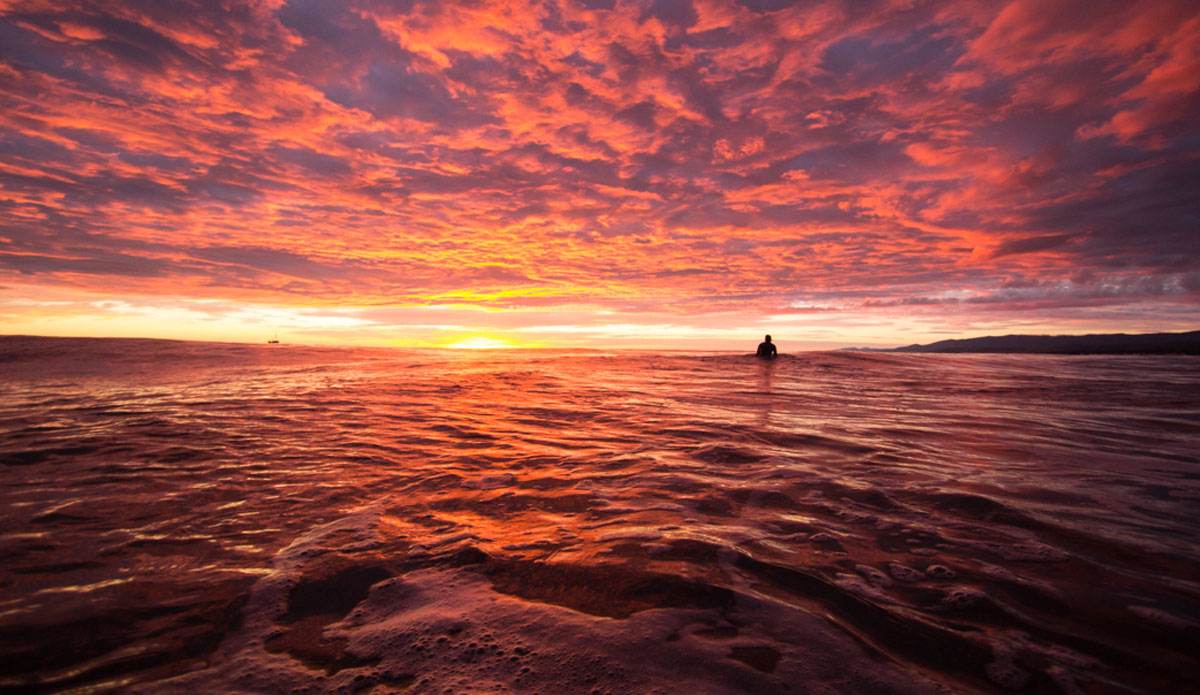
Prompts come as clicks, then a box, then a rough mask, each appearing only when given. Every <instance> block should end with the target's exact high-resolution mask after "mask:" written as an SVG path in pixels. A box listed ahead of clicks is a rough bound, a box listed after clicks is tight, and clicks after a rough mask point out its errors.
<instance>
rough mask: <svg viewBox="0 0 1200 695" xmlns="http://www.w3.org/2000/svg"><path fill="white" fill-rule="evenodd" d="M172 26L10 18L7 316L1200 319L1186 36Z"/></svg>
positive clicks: (265, 14) (836, 15) (573, 3)
mask: <svg viewBox="0 0 1200 695" xmlns="http://www.w3.org/2000/svg"><path fill="white" fill-rule="evenodd" d="M181 7H182V8H184V9H179V8H176V9H175V10H172V9H169V8H167V7H166V6H164V5H162V4H160V3H154V2H149V1H148V0H145V1H142V0H137V1H124V2H107V1H104V0H97V1H96V2H89V3H86V4H85V5H81V6H78V7H70V8H68V7H66V6H63V7H59V8H55V7H53V6H52V5H47V4H46V3H41V2H33V1H32V0H31V1H29V2H15V3H10V4H9V5H7V6H6V8H7V9H5V10H4V11H3V12H2V13H0V41H2V42H3V44H4V45H5V47H6V50H5V51H4V54H3V56H0V74H3V79H0V99H3V103H4V104H5V108H4V109H3V111H2V112H0V113H2V115H0V120H2V122H3V126H4V127H3V129H2V130H0V133H2V135H0V154H2V155H3V157H2V159H0V283H9V282H15V281H20V282H21V283H29V282H36V283H40V284H42V285H43V286H46V287H54V286H59V287H74V288H82V289H88V290H91V291H97V292H103V291H113V292H136V293H140V294H141V295H146V296H152V295H156V294H161V295H165V296H166V295H169V296H183V297H188V298H192V299H196V300H214V299H220V300H221V301H239V300H240V301H246V302H255V303H270V302H273V301H275V302H281V303H287V304H295V303H297V302H309V303H311V304H312V305H319V306H366V305H370V306H382V305H388V304H389V303H394V304H401V305H421V304H436V303H438V302H441V301H443V300H444V298H445V297H447V296H454V297H457V298H458V299H457V300H456V301H461V302H463V303H469V304H478V305H481V306H491V307H494V308H496V307H504V308H508V309H512V308H514V307H517V306H523V305H529V306H532V305H537V306H539V307H542V308H547V307H554V306H558V307H575V306H578V305H579V304H580V303H581V302H582V303H586V304H587V305H588V306H589V307H592V308H597V309H599V310H605V311H626V312H636V311H641V310H643V308H644V307H647V306H654V307H659V308H662V309H663V310H664V311H669V312H673V313H672V315H673V316H676V317H678V320H679V321H684V320H685V319H686V317H688V316H692V317H698V316H701V315H705V314H706V312H714V311H725V310H727V309H729V307H731V306H736V307H737V308H738V310H740V311H743V312H746V313H747V315H750V316H768V315H776V314H778V313H779V312H782V311H784V310H785V309H786V308H787V307H789V306H795V305H803V306H839V307H857V308H859V309H861V310H863V311H884V310H885V308H887V307H891V308H893V309H895V308H896V307H908V308H910V309H911V310H913V311H922V312H936V311H939V310H941V311H945V312H950V309H948V308H947V307H949V306H950V305H954V307H955V308H954V309H953V311H954V312H960V313H958V314H954V313H945V314H944V315H943V316H944V320H945V321H947V322H951V323H952V322H954V321H957V320H960V319H961V318H962V316H961V312H962V311H964V309H963V307H964V306H967V305H981V306H982V305H983V304H986V305H987V307H988V309H987V310H988V312H989V314H995V313H996V312H997V311H999V310H1009V311H1012V312H1015V313H1017V314H1020V313H1021V312H1026V313H1028V312H1037V311H1041V310H1043V309H1044V308H1045V306H1046V301H1049V300H1050V299H1064V297H1065V296H1066V295H1063V296H1060V295H1056V294H1054V292H1050V291H1049V290H1047V292H1048V294H1046V295H1045V296H1043V297H1041V298H1040V299H1038V300H1037V301H1033V298H1032V297H1031V295H1030V293H1029V292H1024V293H1022V292H1016V291H1014V290H1012V288H1013V287H1014V286H1015V285H1014V284H1013V283H1022V282H1024V283H1030V285H1029V286H1030V287H1058V286H1059V285H1057V284H1056V283H1058V282H1059V280H1060V279H1061V278H1064V277H1071V276H1073V275H1074V274H1077V273H1081V272H1091V273H1093V274H1095V276H1096V277H1108V278H1116V277H1120V278H1123V279H1122V280H1121V281H1120V282H1118V283H1117V284H1116V285H1113V286H1119V287H1120V288H1121V290H1120V291H1107V290H1105V291H1101V290H1096V291H1086V292H1085V291H1079V292H1074V291H1073V292H1070V293H1067V294H1068V295H1069V297H1070V301H1071V302H1072V303H1074V304H1073V305H1074V306H1079V307H1095V308H1096V309H1097V311H1099V310H1101V309H1103V311H1105V312H1112V311H1115V309H1113V306H1114V303H1120V304H1121V305H1122V306H1126V307H1130V311H1133V308H1136V307H1137V306H1142V307H1143V308H1150V307H1153V308H1154V310H1155V311H1163V312H1165V313H1164V316H1170V317H1171V320H1177V319H1178V316H1179V313H1178V312H1180V311H1184V312H1187V311H1190V312H1192V314H1191V315H1192V316H1194V317H1195V316H1198V313H1197V309H1196V307H1197V306H1198V304H1200V296H1198V291H1197V289H1196V283H1195V281H1194V277H1195V276H1196V274H1197V273H1200V249H1197V246H1196V245H1197V243H1198V242H1197V235H1196V229H1197V224H1198V220H1200V205H1198V204H1197V201H1196V197H1195V194H1194V191H1195V189H1196V185H1197V183H1198V182H1200V170H1198V169H1197V166H1198V165H1197V162H1198V161H1200V159H1198V158H1197V152H1200V141H1197V138H1196V135H1195V127H1194V123H1195V122H1197V119H1198V118H1200V101H1198V97H1197V94H1200V77H1197V75H1200V72H1197V70H1196V67H1197V65H1200V53H1198V52H1197V48H1196V47H1197V46H1200V10H1197V9H1194V8H1191V7H1190V6H1188V5H1187V4H1186V3H1178V2H1171V1H1170V0H1157V1H1152V2H1144V3H1133V4H1126V5H1121V6H1120V7H1116V6H1114V7H1113V8H1110V9H1111V11H1108V12H1096V11H1094V9H1093V8H1092V6H1091V5H1090V4H1088V3H1085V2H1082V1H1081V0H1053V2H1036V3H1035V2H1032V0H1017V1H1014V2H1008V3H1002V4H990V5H989V4H986V3H984V4H978V3H958V4H949V5H946V4H941V5H936V4H935V5H930V4H916V5H914V4H912V3H907V2H899V1H894V2H893V1H885V0H880V1H879V2H873V3H869V4H863V3H847V2H841V1H836V0H826V1H823V2H815V3H792V2H776V1H766V0H753V1H751V0H744V1H742V2H733V1H732V0H729V1H727V0H703V1H702V0H695V1H694V2H684V3H675V2H658V0H644V1H643V0H639V1H636V2H619V3H613V2H596V1H591V2H581V1H577V0H555V1H553V2H548V3H540V2H539V3H533V2H529V3H523V2H518V3H508V2H493V1H492V0H479V1H473V2H418V1H413V2H404V3H390V2H376V1H374V0H354V1H352V2H347V3H325V2H315V1H312V0H289V1H280V2H271V3H258V2H248V1H247V2H228V3H203V2H196V3H187V4H185V5H183V6H181ZM1039 283H1050V284H1049V285H1044V284H1039ZM1005 288H1008V289H1005ZM1167 288H1169V289H1170V291H1168V289H1167ZM947 292H953V293H957V294H954V295H953V296H952V295H947V294H946V293H947ZM970 297H975V298H986V301H984V300H982V299H980V300H978V301H976V300H971V301H967V300H966V298H970ZM1047 298H1049V299H1047ZM952 299H953V301H951V300H952ZM1043 300H1046V301H1043ZM1064 301H1065V299H1064ZM1039 302H1040V303H1039ZM522 303H524V304H522ZM1039 307H1041V308H1039ZM1180 307H1183V308H1180ZM1189 307H1190V308H1189ZM966 310H968V311H969V310H971V309H970V307H969V306H968V309H966ZM922 315H923V316H924V315H926V314H922ZM929 315H932V314H929ZM1105 315H1106V316H1115V314H1112V313H1109V314H1105ZM956 317H957V318H956ZM695 320H697V321H699V320H700V319H698V318H697V319H695ZM993 320H994V319H993ZM614 321H617V322H624V323H628V321H626V320H625V319H619V320H618V319H614ZM664 321H665V319H664ZM666 322H667V323H670V321H666ZM546 325H549V324H546ZM562 325H575V324H574V323H570V324H566V323H564V324H562Z"/></svg>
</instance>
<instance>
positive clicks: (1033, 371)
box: [0, 337, 1200, 695]
mask: <svg viewBox="0 0 1200 695" xmlns="http://www.w3.org/2000/svg"><path fill="white" fill-rule="evenodd" d="M1198 444H1200V358H1196V357H1171V356H1155V357H1140V356H1105V357H1087V356H1037V355H1020V356H1005V355H919V354H903V355H900V354H877V353H852V352H824V353H799V354H794V355H787V356H783V357H781V358H779V359H778V360H776V361H774V362H761V361H758V360H755V359H753V358H749V357H746V356H742V355H732V354H683V353H667V354H650V353H637V352H577V353H553V352H539V351H528V352H509V351H486V352H466V351H463V352H453V351H432V350H430V351H399V350H383V349H328V348H326V349H319V348H306V347H300V346H291V345H272V346H268V345H261V346H248V345H232V344H210V343H187V342H168V341H141V340H107V339H104V340H101V339H97V340H90V339H50V338H23V337H3V338H0V463H2V464H3V465H0V474H2V475H3V478H0V692H4V693H109V692H122V693H138V694H158V693H170V694H174V693H180V694H182V693H306V694H311V695H317V694H320V693H375V694H383V693H470V694H483V693H541V694H543V695H571V694H575V693H580V694H588V695H592V694H595V695H620V694H624V693H629V694H643V693H645V694H649V693H662V694H672V695H674V694H676V693H695V694H699V695H707V694H713V695H716V694H721V693H789V694H795V693H951V692H968V693H969V692H1029V693H1181V692H1197V685H1196V684H1195V682H1194V680H1193V679H1194V678H1195V677H1196V676H1197V675H1198V674H1200V650H1198V646H1200V550H1198V549H1197V538H1200V460H1198V457H1200V446H1198Z"/></svg>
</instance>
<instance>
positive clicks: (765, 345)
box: [755, 336, 776, 359]
mask: <svg viewBox="0 0 1200 695" xmlns="http://www.w3.org/2000/svg"><path fill="white" fill-rule="evenodd" d="M775 355H776V352H775V343H772V342H771V336H767V337H766V340H764V341H763V342H761V343H759V344H758V352H757V353H755V356H757V357H765V358H767V359H771V358H773V357H775Z"/></svg>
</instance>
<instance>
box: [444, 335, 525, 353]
mask: <svg viewBox="0 0 1200 695" xmlns="http://www.w3.org/2000/svg"><path fill="white" fill-rule="evenodd" d="M446 347H448V348H454V349H456V350H503V349H505V348H515V347H517V346H516V345H513V344H512V343H510V342H508V341H507V340H501V339H499V338H485V337H483V336H474V337H471V338H463V339H462V340H458V341H455V342H453V343H448V344H447V345H446Z"/></svg>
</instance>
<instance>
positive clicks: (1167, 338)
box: [878, 331, 1200, 355]
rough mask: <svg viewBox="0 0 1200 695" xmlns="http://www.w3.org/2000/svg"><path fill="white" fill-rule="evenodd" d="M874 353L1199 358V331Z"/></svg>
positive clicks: (960, 343) (943, 344)
mask: <svg viewBox="0 0 1200 695" xmlns="http://www.w3.org/2000/svg"><path fill="white" fill-rule="evenodd" d="M878 352H1014V353H1043V354H1054V355H1130V354H1140V355H1200V331H1189V332H1187V333H1143V334H1134V335H1130V334H1127V333H1109V334H1103V335H1002V336H987V337H984V338H966V339H962V340H939V341H938V342H936V343H929V344H928V345H906V346H905V347H898V348H892V349H891V350H879V351H878Z"/></svg>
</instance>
